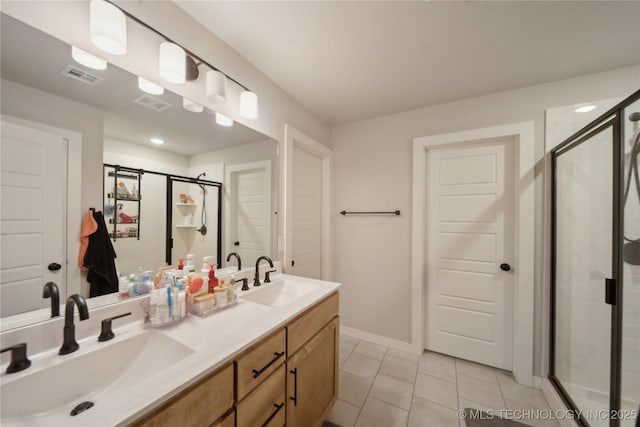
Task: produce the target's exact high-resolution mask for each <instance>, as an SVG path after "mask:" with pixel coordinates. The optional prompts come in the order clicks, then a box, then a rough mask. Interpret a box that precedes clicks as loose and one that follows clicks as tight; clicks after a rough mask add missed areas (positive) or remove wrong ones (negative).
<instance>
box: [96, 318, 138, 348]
mask: <svg viewBox="0 0 640 427" xmlns="http://www.w3.org/2000/svg"><path fill="white" fill-rule="evenodd" d="M130 314H131V312H128V313H124V314H119V315H117V316H113V317H107V318H106V319H103V320H102V322H101V327H100V336H99V337H98V341H101V342H102V341H109V340H112V339H113V338H115V336H116V334H114V333H113V330H112V329H111V321H112V320H115V319H119V318H121V317H125V316H128V315H130Z"/></svg>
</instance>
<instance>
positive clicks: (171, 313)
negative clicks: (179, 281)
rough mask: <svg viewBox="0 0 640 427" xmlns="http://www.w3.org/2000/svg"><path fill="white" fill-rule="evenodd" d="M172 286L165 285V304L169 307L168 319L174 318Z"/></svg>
mask: <svg viewBox="0 0 640 427" xmlns="http://www.w3.org/2000/svg"><path fill="white" fill-rule="evenodd" d="M173 301H174V299H173V288H172V286H167V306H168V307H169V320H174V319H173V317H174V314H175V310H174V307H173Z"/></svg>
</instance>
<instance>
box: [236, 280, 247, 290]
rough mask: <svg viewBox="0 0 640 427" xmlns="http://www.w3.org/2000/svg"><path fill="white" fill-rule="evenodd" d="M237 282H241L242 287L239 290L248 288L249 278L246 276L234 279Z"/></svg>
mask: <svg viewBox="0 0 640 427" xmlns="http://www.w3.org/2000/svg"><path fill="white" fill-rule="evenodd" d="M238 282H242V289H240V290H241V291H248V290H249V279H247V278H246V277H245V278H244V279H236V283H238Z"/></svg>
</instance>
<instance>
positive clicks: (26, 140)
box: [0, 14, 278, 330]
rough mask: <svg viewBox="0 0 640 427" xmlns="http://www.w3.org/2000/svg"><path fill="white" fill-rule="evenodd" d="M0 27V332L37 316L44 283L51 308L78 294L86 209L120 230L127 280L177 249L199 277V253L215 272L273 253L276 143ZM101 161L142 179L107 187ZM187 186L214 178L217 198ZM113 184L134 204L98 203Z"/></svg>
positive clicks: (113, 298)
mask: <svg viewBox="0 0 640 427" xmlns="http://www.w3.org/2000/svg"><path fill="white" fill-rule="evenodd" d="M1 19H2V21H1V23H0V31H1V33H0V40H1V43H2V44H1V48H0V49H1V50H0V52H1V55H2V56H1V59H0V60H1V69H0V77H1V84H2V86H1V90H2V97H1V109H0V113H1V114H2V147H1V157H2V171H1V173H2V179H1V181H0V190H1V195H2V200H1V212H0V227H1V230H0V231H1V233H2V242H1V246H2V254H1V265H0V279H1V283H0V301H1V307H0V316H1V329H2V330H6V329H10V328H12V327H16V326H22V325H24V324H28V323H33V322H36V321H41V320H46V319H47V318H48V309H47V307H49V305H50V301H49V300H47V299H43V298H42V289H43V285H44V283H46V282H48V281H54V282H55V283H57V285H58V286H59V288H60V302H61V303H63V302H64V299H65V298H66V296H67V295H69V294H71V293H75V292H81V293H82V294H83V295H85V296H87V297H88V296H89V284H88V283H87V279H86V273H81V272H80V269H79V267H78V265H77V264H78V262H77V259H78V249H79V248H80V234H81V226H82V220H83V218H84V217H85V216H86V214H87V212H89V209H90V208H95V209H96V210H97V211H104V217H105V221H106V226H107V227H108V228H109V231H110V232H111V231H112V228H113V225H114V224H113V223H114V222H116V223H117V226H116V227H115V229H116V231H115V233H120V234H116V235H115V237H116V239H115V240H113V239H111V244H112V245H113V247H114V249H115V252H116V254H117V258H116V269H117V271H118V272H119V273H123V274H125V275H128V274H131V273H134V272H135V271H136V270H137V269H138V267H140V268H142V269H143V270H157V269H158V268H159V267H161V266H163V265H165V264H166V262H167V259H168V257H169V260H170V261H171V262H172V263H176V264H177V262H178V258H182V257H184V256H185V255H186V254H188V253H192V254H194V258H195V262H196V265H197V268H198V269H200V268H201V263H202V262H203V258H204V257H207V256H213V257H216V258H218V257H220V258H221V259H222V262H223V265H224V260H225V258H226V255H227V254H228V253H229V252H238V253H240V254H241V256H242V261H243V264H247V265H248V264H249V263H251V262H252V261H255V259H256V257H257V256H259V255H263V254H267V255H272V254H275V253H276V249H277V246H276V236H277V230H276V227H277V223H278V222H277V219H276V218H277V217H276V212H275V211H276V207H277V206H278V203H277V195H278V191H277V182H278V179H277V176H278V173H277V165H278V161H277V156H278V153H277V143H276V141H274V140H273V139H270V138H268V137H266V136H265V135H263V134H261V133H258V132H256V131H254V130H252V129H249V128H247V127H245V126H242V125H240V124H238V123H234V124H233V126H231V127H224V126H220V125H217V124H216V122H215V118H214V114H213V112H212V111H209V110H207V109H205V110H204V111H203V112H200V113H197V112H192V111H188V110H187V109H185V108H183V98H182V97H181V96H179V95H177V94H175V93H172V92H170V91H166V90H165V91H164V93H163V94H161V95H150V94H148V93H145V92H143V91H142V90H140V89H139V87H138V78H137V76H135V75H132V74H131V73H129V72H127V71H125V70H122V69H120V68H117V67H115V66H113V65H112V64H108V66H107V68H106V70H103V71H98V70H93V69H90V68H87V67H85V66H83V65H81V64H79V63H77V62H75V61H74V60H73V59H72V56H71V47H70V46H68V45H66V44H65V43H63V42H61V41H59V40H57V39H55V38H53V37H51V36H49V35H47V34H44V33H42V32H40V31H39V30H37V29H34V28H32V27H30V26H27V25H25V24H23V23H21V22H19V21H17V20H15V19H13V18H11V17H9V16H6V15H5V14H2V16H1ZM200 78H202V76H201V77H200ZM150 138H161V139H163V140H164V141H166V143H165V144H163V145H159V146H156V145H152V144H151V143H150ZM104 165H119V166H122V167H125V168H127V169H132V170H134V172H133V173H132V175H134V176H135V175H136V172H135V170H140V171H144V173H142V174H141V175H140V178H139V180H138V179H128V178H121V177H119V176H117V177H116V178H115V180H114V175H113V169H110V168H109V167H108V166H107V167H105V166H104ZM110 172H111V175H110ZM152 172H153V173H152ZM170 177H173V178H170ZM176 177H177V178H176ZM197 177H200V178H201V179H202V180H206V181H207V182H214V183H220V186H219V190H220V191H221V193H220V197H218V196H217V190H216V189H215V188H214V187H213V186H212V187H204V188H203V186H202V185H198V183H195V182H192V181H190V180H189V179H193V178H197ZM185 178H186V179H185ZM169 182H170V185H169ZM120 183H122V186H123V187H125V189H126V192H128V193H130V194H132V195H135V194H137V195H138V196H139V199H140V203H139V206H134V207H127V206H126V205H127V203H128V204H130V205H136V204H137V203H131V202H126V201H122V200H115V199H114V198H110V197H109V196H112V194H110V193H112V192H113V191H114V190H116V191H117V188H118V187H120V186H121V185H120ZM114 186H115V187H116V188H114ZM131 197H132V198H133V199H135V197H133V196H131ZM168 206H169V207H170V208H168ZM120 214H124V216H121V215H120ZM134 220H135V221H134ZM129 221H131V222H129ZM219 221H220V223H219ZM134 222H135V223H137V226H136V225H133V224H134ZM203 225H206V229H207V232H206V233H202V229H203V227H202V226H203ZM134 230H135V231H134ZM126 233H130V237H134V238H124V236H125V234H126ZM127 237H129V235H127ZM167 239H169V240H167ZM168 246H170V247H171V253H170V254H169V253H168V252H167V247H168ZM218 248H220V249H218ZM218 252H221V253H218ZM55 264H59V265H60V268H59V269H56V268H53V269H52V268H51V267H52V266H53V267H55ZM92 300H93V301H89V302H90V304H91V305H92V306H96V305H101V304H105V303H112V302H117V300H118V299H117V295H109V296H105V297H99V298H93V299H92Z"/></svg>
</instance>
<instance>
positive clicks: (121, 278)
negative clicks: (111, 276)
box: [118, 272, 129, 299]
mask: <svg viewBox="0 0 640 427" xmlns="http://www.w3.org/2000/svg"><path fill="white" fill-rule="evenodd" d="M118 292H119V294H120V299H126V298H129V281H128V280H127V278H126V276H125V275H124V274H123V273H122V272H121V273H120V274H118Z"/></svg>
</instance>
